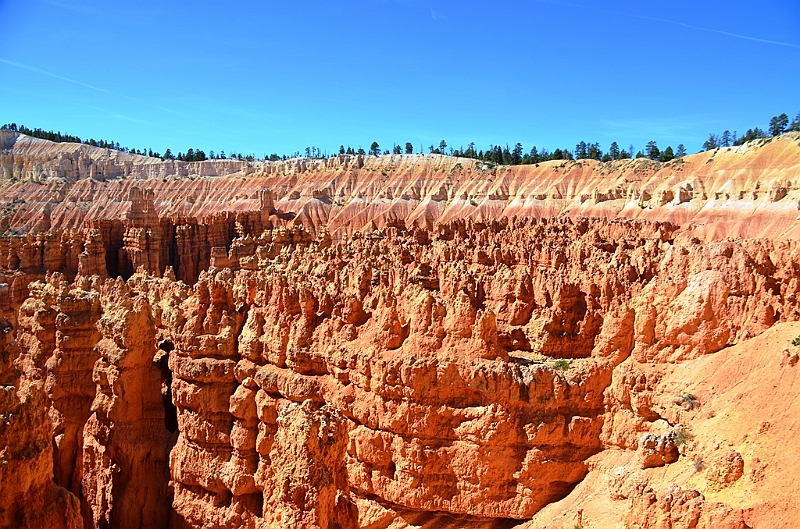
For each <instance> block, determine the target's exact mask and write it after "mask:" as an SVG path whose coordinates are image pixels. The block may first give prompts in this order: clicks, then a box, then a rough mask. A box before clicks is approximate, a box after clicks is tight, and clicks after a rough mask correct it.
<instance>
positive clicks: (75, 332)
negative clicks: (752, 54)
mask: <svg viewBox="0 0 800 529" xmlns="http://www.w3.org/2000/svg"><path fill="white" fill-rule="evenodd" d="M3 134H5V136H4V137H3V151H2V154H1V155H0V165H2V167H3V169H4V171H6V173H7V175H8V174H10V175H11V176H10V177H8V178H6V179H4V180H3V181H2V184H1V185H0V189H2V193H3V194H2V197H3V199H4V200H6V201H7V203H8V204H10V205H9V206H8V207H7V212H6V214H5V215H4V216H3V217H2V218H0V224H2V227H3V228H4V229H5V230H6V235H5V236H4V237H3V238H2V239H0V269H2V281H1V282H0V310H2V311H3V314H4V318H5V319H4V320H3V322H0V323H1V324H0V330H2V331H3V333H2V341H0V346H1V347H0V353H1V354H0V357H1V358H2V360H3V364H2V365H3V366H5V367H3V368H2V383H3V384H4V386H3V387H4V388H6V389H5V390H4V391H5V393H4V395H5V397H3V399H4V400H3V403H4V404H3V409H2V410H0V413H2V414H3V417H4V424H0V438H2V440H3V446H4V447H5V448H4V451H3V452H2V457H3V460H2V466H0V490H2V491H3V493H4V495H5V497H7V498H9V501H7V502H5V503H4V506H3V507H2V508H1V509H0V522H2V524H0V525H3V526H8V527H20V526H22V527H42V526H49V525H52V526H54V527H70V528H71V527H96V528H105V527H175V528H178V527H181V528H183V527H186V528H189V527H252V528H256V527H265V528H266V527H326V528H328V527H329V528H334V527H347V528H349V527H369V528H388V527H393V528H394V527H441V526H447V524H451V526H458V527H473V528H478V527H508V526H513V525H515V524H524V525H527V526H528V527H563V526H565V524H567V525H569V524H571V525H569V526H570V527H571V526H574V525H576V524H581V525H584V526H587V527H595V526H597V527H603V526H609V527H616V526H628V527H656V526H659V527H662V526H663V527H684V526H687V527H689V526H692V524H695V525H696V526H698V527H712V526H714V527H717V526H722V527H734V528H735V527H746V526H754V524H755V525H758V523H759V522H763V523H767V524H769V523H779V522H780V520H781V518H779V516H780V515H781V513H786V516H787V517H789V516H792V515H793V514H796V513H797V511H798V509H797V504H796V500H792V499H790V498H789V496H788V494H789V492H790V491H789V487H781V486H780V483H782V482H781V480H782V479H788V478H786V476H785V475H784V474H785V472H784V473H782V471H780V470H775V471H774V473H773V472H772V471H770V470H769V469H770V468H772V467H771V466H770V465H778V463H776V461H777V460H776V459H774V458H776V457H778V456H779V454H780V453H781V452H780V450H777V449H776V447H777V446H782V445H780V443H785V442H786V439H785V435H786V434H785V432H786V431H790V430H791V428H790V427H789V426H788V423H787V422H786V420H787V419H786V413H785V410H783V411H781V410H782V408H780V407H779V406H774V407H770V406H769V405H766V406H765V407H764V409H763V410H761V414H760V415H761V417H759V419H760V420H759V424H758V425H755V426H748V425H749V423H748V422H747V421H748V420H755V419H750V418H747V417H745V416H743V415H741V414H739V412H738V411H737V410H738V409H739V408H741V406H742V404H741V399H742V398H743V395H744V394H743V393H741V392H737V391H735V390H733V389H730V388H729V386H730V385H731V384H732V381H735V380H737V379H740V380H742V381H743V382H742V384H744V385H746V386H747V387H748V388H749V389H748V391H750V392H752V394H753V395H760V397H759V398H761V399H762V401H763V402H765V403H769V402H772V401H773V399H776V398H777V396H778V395H780V396H781V398H782V399H783V400H784V401H786V402H787V404H786V406H788V409H789V410H790V411H791V410H792V409H793V408H792V406H795V404H794V403H795V401H797V399H796V396H797V390H796V385H794V384H793V383H792V381H793V380H794V377H796V368H795V366H796V365H797V363H798V362H797V361H796V357H797V351H795V350H794V349H796V348H797V346H794V345H792V344H791V338H792V337H793V336H790V335H791V333H793V332H794V333H795V335H797V334H800V328H798V327H797V325H796V324H794V323H792V322H795V321H797V320H798V319H799V318H798V314H799V312H798V299H797V292H798V290H800V284H798V278H799V277H800V252H799V251H798V243H797V242H796V241H795V240H794V239H793V233H794V231H793V230H794V229H795V226H794V224H795V220H794V219H795V218H796V216H797V206H796V204H797V199H798V198H799V197H800V195H799V196H795V194H796V193H798V192H797V191H794V190H793V189H792V185H791V178H790V174H792V171H796V169H797V168H798V165H799V164H800V148H798V146H797V137H796V136H792V135H787V136H786V137H781V138H777V139H774V140H772V141H770V142H768V143H764V144H762V145H759V146H753V145H751V146H750V147H742V148H737V149H727V150H726V149H723V150H721V151H719V152H717V153H714V155H713V157H712V156H711V154H710V153H704V154H701V155H695V156H691V157H688V158H686V159H684V160H682V161H678V162H672V163H669V164H657V163H654V162H649V161H642V160H638V161H625V162H614V163H608V164H600V163H597V162H594V161H581V162H547V163H543V164H540V165H539V166H517V167H512V168H505V167H491V168H490V167H488V166H484V165H483V164H476V162H475V161H473V160H466V159H456V158H450V157H443V156H394V157H389V156H385V157H348V156H341V157H336V158H331V159H329V160H292V161H287V162H281V163H267V164H256V163H252V164H250V165H249V166H248V164H247V162H238V161H236V162H230V163H222V162H219V163H216V164H212V163H209V165H203V164H204V163H193V164H178V163H177V162H163V163H162V162H160V161H158V160H152V159H148V158H146V157H137V156H132V155H126V154H122V153H115V152H113V151H106V150H104V149H93V148H89V147H86V146H75V145H73V146H69V145H67V144H52V143H49V142H42V141H40V140H32V139H29V138H26V137H22V136H18V135H9V133H3ZM709 159H710V161H709ZM9 169H10V171H11V172H10V173H8V170H9ZM11 177H13V180H14V181H12V178H11ZM780 189H783V190H784V191H780ZM670 197H672V198H670ZM23 200H24V202H23ZM764 235H766V237H764ZM734 237H735V238H734ZM795 329H796V330H797V332H795ZM784 336H789V338H788V339H784V338H783V337H784ZM777 337H781V338H780V339H779V338H777ZM768 340H775V343H776V344H777V343H780V345H779V346H778V345H774V346H773V345H770V344H772V343H773V342H769V341H768ZM779 340H783V342H785V343H783V342H779ZM749 344H755V345H753V346H752V347H751V348H750V349H748V347H750V345H749ZM756 346H757V347H756ZM772 348H777V349H776V350H774V351H773V350H771V349H772ZM784 349H785V351H784ZM759 351H763V353H759ZM765 355H767V356H768V355H772V356H773V357H774V362H773V361H772V360H770V359H769V358H768V357H767V356H765ZM737 362H738V364H737ZM712 364H713V365H714V366H715V367H714V369H711V368H710V367H709V366H711V365H712ZM773 364H774V365H773ZM732 366H739V367H738V369H739V370H738V371H736V370H735V369H734V367H732ZM769 366H773V368H774V374H773V371H770V370H769V369H768V367H769ZM762 369H763V371H761V370H762ZM714 370H719V372H720V373H726V375H725V376H724V377H723V376H721V375H719V376H717V375H714V372H715V371H714ZM751 372H752V373H759V375H758V376H759V377H760V378H758V379H757V378H753V377H754V376H755V375H752V374H751ZM781 373H783V374H782V375H781V376H780V377H778V375H780V374H781ZM771 377H773V378H775V377H777V378H775V380H772V378H771ZM761 380H763V384H760V381H761ZM767 386H769V388H767ZM770 392H773V393H774V394H773V393H770ZM736 402H739V403H740V404H739V405H738V407H737V405H735V403H736ZM751 415H753V416H755V415H758V414H755V413H753V414H751ZM725 417H730V421H729V422H728V423H730V424H734V425H736V424H738V425H740V426H739V427H738V428H739V429H738V430H737V429H736V428H734V427H732V426H728V423H722V422H720V423H719V424H718V423H717V422H715V421H723V420H724V419H725ZM748 417H749V416H748ZM721 424H724V425H725V426H721ZM748 428H750V429H752V430H755V431H758V432H760V435H759V436H758V438H756V437H755V436H750V437H748V436H749V435H750V434H749V433H748V434H746V435H745V434H744V433H742V432H744V431H745V430H747V429H748ZM762 430H763V431H762ZM781 432H783V433H781ZM748 443H749V444H748ZM789 444H790V443H789ZM681 469H683V470H681ZM786 472H790V470H789V471H786ZM784 489H785V490H784ZM762 490H763V491H768V492H769V494H770V495H771V496H770V497H769V498H768V497H767V496H766V495H761V493H760V492H759V491H762ZM781 494H783V495H782V496H781ZM776 495H777V498H778V499H775V497H776ZM745 496H747V502H749V503H747V505H746V506H745V504H744V503H742V501H744V500H742V498H743V497H745ZM781 498H783V499H781ZM793 501H794V503H792V502H793ZM781 502H782V503H781ZM776 505H777V506H778V507H776ZM776 513H777V514H776ZM770 516H771V517H772V518H770ZM786 519H790V518H786ZM615 524H616V525H615ZM715 524H722V525H715Z"/></svg>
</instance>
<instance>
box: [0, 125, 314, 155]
mask: <svg viewBox="0 0 800 529" xmlns="http://www.w3.org/2000/svg"><path fill="white" fill-rule="evenodd" d="M0 129H2V130H10V131H12V132H19V133H21V134H25V135H27V136H31V137H33V138H41V139H43V140H49V141H53V142H56V143H83V144H84V145H91V146H92V147H101V148H103V149H114V150H116V151H120V152H125V153H130V154H138V155H141V156H149V157H151V158H161V159H162V160H181V161H184V162H202V161H204V160H226V159H237V160H247V161H253V160H255V159H256V157H255V156H254V155H252V154H248V155H246V156H245V155H243V154H241V153H235V152H233V153H231V154H230V155H227V156H226V155H225V151H220V152H219V154H217V153H215V152H214V151H210V152H209V154H208V156H206V153H205V151H202V150H200V149H197V150H195V149H189V150H187V151H186V152H185V153H183V152H179V153H178V154H173V152H172V150H171V149H167V150H166V151H165V152H164V154H163V155H162V154H159V153H158V152H156V151H154V150H153V149H141V150H140V149H131V148H128V147H125V146H122V145H120V144H119V142H115V141H107V140H95V139H94V138H90V139H88V140H85V141H84V140H81V139H80V138H79V137H78V136H73V135H71V134H62V133H61V131H58V132H53V131H52V130H44V129H40V128H35V129H30V128H28V127H26V126H25V125H17V124H16V123H6V124H5V125H3V126H2V127H0ZM298 156H299V153H298ZM264 159H272V160H279V159H281V157H279V156H278V155H277V154H273V155H271V156H270V157H269V158H267V157H266V156H265V158H264ZM283 159H286V157H285V156H284V157H283Z"/></svg>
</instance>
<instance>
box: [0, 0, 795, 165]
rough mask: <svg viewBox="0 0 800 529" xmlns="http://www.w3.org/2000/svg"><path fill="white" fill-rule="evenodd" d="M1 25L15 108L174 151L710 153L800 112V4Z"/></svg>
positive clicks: (277, 12)
mask: <svg viewBox="0 0 800 529" xmlns="http://www.w3.org/2000/svg"><path fill="white" fill-rule="evenodd" d="M0 35H2V46H0V122H2V123H6V122H16V123H18V124H19V123H23V124H25V125H26V126H29V127H41V128H45V129H53V130H60V131H62V132H65V133H70V134H75V135H78V136H80V137H82V138H89V137H95V138H104V139H108V140H115V141H118V142H120V143H121V144H123V145H127V146H129V147H133V148H144V147H151V148H153V149H155V150H157V151H160V152H163V151H164V150H165V149H166V148H167V147H170V148H171V149H172V150H173V152H177V151H185V150H186V149H187V148H189V147H192V148H196V149H198V148H199V149H203V150H205V151H206V152H208V151H209V150H212V149H213V150H215V151H217V152H218V151H219V150H225V151H226V152H228V153H230V152H231V151H236V152H242V153H245V154H248V153H253V154H255V155H256V156H262V155H264V154H265V153H272V152H277V153H280V154H283V153H287V154H288V153H291V152H294V151H302V150H303V149H304V148H305V147H306V146H311V145H313V146H317V147H320V148H322V149H325V150H328V151H329V152H330V151H333V150H336V149H338V146H339V145H340V144H342V143H343V144H344V145H345V146H347V145H351V146H353V147H354V148H358V146H363V147H364V148H365V149H368V148H369V145H370V143H371V142H372V141H373V140H374V141H378V143H379V144H380V145H381V147H382V148H389V149H391V147H392V145H393V144H394V143H395V142H396V143H398V144H404V143H405V142H406V141H410V142H412V143H413V144H414V147H415V150H416V149H419V146H420V145H424V146H425V148H426V149H427V147H428V145H430V144H434V145H438V143H439V141H440V140H442V139H444V140H446V141H447V143H448V144H449V145H450V146H453V147H456V148H458V147H460V146H466V145H467V143H469V142H470V141H475V142H476V144H477V146H478V147H479V148H484V149H485V148H486V147H487V146H488V145H489V144H491V143H494V144H505V143H509V144H511V145H513V143H514V142H517V141H519V142H521V143H522V144H523V146H524V148H525V150H526V151H528V150H529V149H530V147H531V146H532V145H534V144H535V145H537V146H538V147H539V148H540V149H541V147H545V148H548V149H549V150H553V149H554V148H556V147H562V148H563V147H568V148H570V149H573V148H574V146H575V144H576V143H577V142H578V141H580V140H585V141H598V142H600V143H601V146H602V147H603V149H604V150H606V149H607V148H608V145H609V144H610V143H611V142H612V141H617V142H619V143H620V145H621V146H623V147H627V146H628V145H629V144H633V145H634V146H635V148H636V149H637V150H639V149H642V148H643V147H644V144H645V143H646V142H647V141H649V140H655V141H657V142H658V145H659V147H661V148H662V149H663V148H664V147H666V146H667V145H672V146H673V147H675V146H677V144H678V143H684V144H685V145H686V147H687V149H688V150H689V152H695V151H697V150H699V149H700V146H701V144H702V142H703V141H704V140H705V139H706V138H707V137H708V133H709V132H715V133H720V132H722V131H723V130H725V129H730V130H731V131H734V130H737V131H739V133H740V134H741V133H742V132H744V131H745V130H746V129H747V128H751V127H755V126H759V127H761V128H762V129H766V127H767V124H768V121H769V119H770V117H772V116H774V115H777V114H780V113H781V112H786V113H787V114H789V117H790V119H791V118H793V117H794V116H795V115H796V114H797V113H798V112H800V97H798V95H800V2H798V0H759V1H757V2H754V1H752V0H749V1H743V0H729V1H721V0H709V1H697V0H691V1H689V0H676V1H670V2H666V1H652V2H642V1H638V0H607V1H604V2H599V1H590V0H567V1H563V2H562V1H556V0H552V1H547V0H541V1H536V0H529V1H495V2H474V1H459V2H456V1H446V0H429V1H417V0H358V1H352V2H331V1H325V2H322V1H310V0H292V1H288V0H287V1H280V2H279V1H270V0H265V1H260V2H243V1H239V0H230V1H227V2H209V1H194V2H186V1H170V0H160V1H158V2H155V1H152V0H141V1H139V2H114V1H109V0H105V1H103V2H100V1H94V0H86V1H80V0H0Z"/></svg>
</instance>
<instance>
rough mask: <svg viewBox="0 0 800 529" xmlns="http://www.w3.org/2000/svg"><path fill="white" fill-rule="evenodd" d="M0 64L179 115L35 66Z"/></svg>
mask: <svg viewBox="0 0 800 529" xmlns="http://www.w3.org/2000/svg"><path fill="white" fill-rule="evenodd" d="M0 63H3V64H8V65H9V66H13V67H14V68H20V69H22V70H28V71H29V72H34V73H38V74H40V75H46V76H48V77H54V78H55V79H60V80H62V81H66V82H68V83H73V84H76V85H79V86H83V87H84V88H88V89H90V90H95V91H97V92H102V93H104V94H109V95H113V96H117V97H123V98H125V99H130V100H131V101H136V102H137V103H144V104H151V105H153V106H154V107H156V108H158V109H159V110H163V111H164V112H169V113H171V114H178V115H179V113H178V112H175V111H174V110H170V109H168V108H164V107H162V106H160V105H156V104H153V103H149V102H148V101H143V100H141V99H138V98H136V97H131V96H127V95H125V94H118V93H117V92H112V91H111V90H106V89H105V88H100V87H99V86H94V85H90V84H86V83H82V82H80V81H76V80H75V79H70V78H69V77H64V76H63V75H58V74H55V73H53V72H48V71H47V70H42V69H41V68H37V67H36V66H30V65H28V64H22V63H20V62H15V61H9V60H8V59H4V58H2V57H0Z"/></svg>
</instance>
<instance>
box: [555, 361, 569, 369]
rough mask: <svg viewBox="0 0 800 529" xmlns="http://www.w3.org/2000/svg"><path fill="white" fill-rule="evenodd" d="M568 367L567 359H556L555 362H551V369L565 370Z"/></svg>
mask: <svg viewBox="0 0 800 529" xmlns="http://www.w3.org/2000/svg"><path fill="white" fill-rule="evenodd" d="M569 367H570V364H569V360H564V359H563V358H562V359H561V360H556V361H555V362H553V369H555V370H556V371H567V370H568V369H569Z"/></svg>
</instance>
